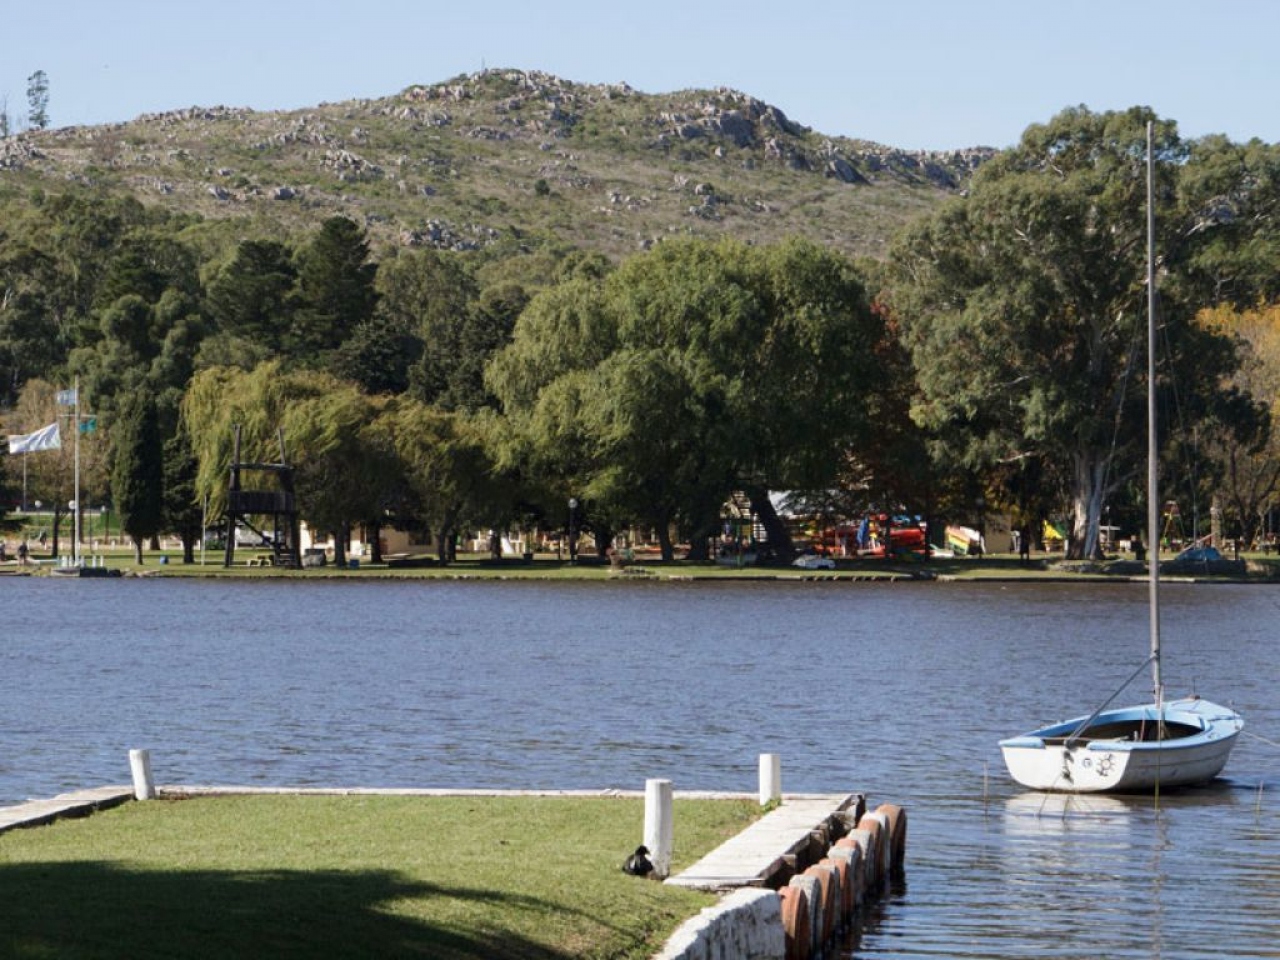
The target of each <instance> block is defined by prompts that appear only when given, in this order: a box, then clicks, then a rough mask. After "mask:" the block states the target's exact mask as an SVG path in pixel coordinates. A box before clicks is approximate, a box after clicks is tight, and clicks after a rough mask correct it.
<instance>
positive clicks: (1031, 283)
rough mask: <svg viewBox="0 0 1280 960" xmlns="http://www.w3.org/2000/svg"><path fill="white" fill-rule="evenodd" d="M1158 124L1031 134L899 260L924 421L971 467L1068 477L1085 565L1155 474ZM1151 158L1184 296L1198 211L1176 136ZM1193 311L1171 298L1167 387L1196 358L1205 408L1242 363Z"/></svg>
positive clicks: (896, 275) (1099, 120)
mask: <svg viewBox="0 0 1280 960" xmlns="http://www.w3.org/2000/svg"><path fill="white" fill-rule="evenodd" d="M1154 119H1155V118H1154V117H1153V116H1152V114H1151V112H1150V111H1149V110H1147V109H1144V108H1134V109H1131V110H1128V111H1126V112H1122V113H1102V114H1095V113H1091V112H1090V111H1088V110H1086V109H1085V108H1083V107H1081V108H1074V109H1070V110H1066V111H1064V112H1062V113H1060V114H1059V115H1058V116H1056V117H1054V118H1053V119H1052V120H1051V121H1050V122H1049V123H1047V124H1043V125H1035V126H1032V127H1029V128H1028V129H1027V131H1026V132H1025V133H1024V134H1023V137H1022V140H1021V142H1020V143H1019V144H1018V145H1017V146H1016V147H1014V148H1012V149H1011V150H1008V151H1006V152H1004V153H1003V154H1000V155H999V156H998V157H996V158H995V159H994V160H992V161H991V162H990V163H989V164H987V165H985V166H984V167H983V168H981V169H980V170H979V171H978V173H977V174H976V175H975V177H974V180H973V184H972V187H971V189H970V191H969V194H968V195H967V196H966V197H964V198H960V199H956V200H954V201H952V202H951V203H949V204H948V205H946V206H945V207H943V208H942V209H941V210H939V211H938V212H937V213H936V214H934V215H933V216H931V217H929V218H926V219H925V220H923V221H921V222H920V223H918V224H916V225H915V226H913V227H912V228H910V229H909V230H908V231H906V233H905V234H904V235H903V236H902V237H901V238H900V239H899V240H898V242H897V243H896V245H895V247H894V248H893V250H892V252H891V256H890V260H891V263H892V264H893V267H892V271H893V274H892V280H891V287H892V293H891V300H892V302H893V305H894V309H895V312H896V315H897V317H898V318H899V320H900V322H901V324H902V328H903V336H904V342H905V343H906V344H907V345H908V346H909V348H910V350H911V353H912V359H913V362H914V365H915V368H916V371H917V376H918V379H919V390H920V393H919V398H918V401H917V403H916V405H915V406H914V409H913V416H914V417H915V418H916V419H917V421H918V422H919V423H921V424H922V425H924V426H926V427H928V428H929V429H931V430H932V431H934V433H935V435H936V436H937V437H938V438H939V446H940V447H941V448H943V449H942V450H940V451H939V452H940V453H943V454H945V455H946V456H948V457H949V458H950V459H951V460H952V461H953V462H954V463H956V464H957V465H958V466H959V467H961V468H962V469H967V470H970V471H974V472H981V471H984V470H991V469H993V468H999V469H1004V470H1007V469H1008V468H1009V467H1010V466H1011V465H1015V464H1017V463H1019V462H1021V461H1026V460H1035V461H1037V462H1040V463H1042V464H1047V465H1056V468H1057V469H1058V470H1059V471H1060V479H1061V483H1062V487H1063V490H1064V493H1063V496H1064V501H1065V503H1066V504H1067V505H1068V506H1069V510H1068V512H1069V513H1070V515H1071V518H1072V522H1071V532H1070V536H1069V541H1068V556H1069V557H1074V558H1082V557H1089V556H1094V555H1096V554H1097V553H1098V552H1099V550H1100V540H1099V527H1100V521H1101V517H1102V516H1103V510H1104V507H1105V505H1106V504H1107V502H1108V499H1109V498H1110V497H1112V496H1113V495H1115V493H1116V491H1118V490H1119V489H1120V488H1121V487H1123V486H1124V485H1125V484H1126V482H1127V481H1128V480H1129V479H1130V477H1131V476H1132V475H1133V473H1134V471H1135V470H1137V468H1138V465H1139V464H1140V463H1142V462H1144V461H1143V460H1142V451H1143V441H1144V439H1145V432H1144V431H1145V416H1144V414H1143V405H1144V404H1145V396H1146V386H1147V385H1146V383H1145V376H1144V373H1145V356H1146V340H1145V333H1146V309H1145V304H1146V278H1145V264H1146V255H1145V250H1146V124H1147V121H1148V120H1154ZM1155 150H1156V154H1157V159H1158V161H1159V162H1158V164H1157V183H1156V192H1155V193H1156V198H1157V210H1156V221H1157V225H1158V228H1159V233H1158V240H1157V242H1158V244H1159V247H1160V250H1161V251H1162V253H1163V256H1162V271H1161V274H1162V275H1161V283H1162V287H1164V286H1166V285H1169V286H1171V287H1173V288H1175V289H1176V286H1177V285H1176V283H1174V284H1167V283H1166V281H1168V280H1169V279H1170V276H1171V275H1172V276H1173V278H1174V279H1175V280H1176V276H1177V274H1178V272H1179V271H1180V270H1181V269H1183V267H1184V266H1185V264H1186V263H1187V262H1188V260H1189V258H1190V257H1191V256H1192V255H1193V253H1194V247H1193V245H1192V244H1190V243H1188V238H1189V237H1190V236H1192V228H1193V226H1194V225H1195V224H1196V222H1197V219H1198V218H1199V217H1200V216H1201V215H1202V213H1203V211H1202V210H1200V209H1195V208H1194V207H1193V206H1188V205H1187V204H1185V203H1183V202H1182V201H1180V198H1179V195H1178V190H1177V184H1178V181H1179V179H1180V178H1182V177H1185V176H1186V175H1187V171H1186V169H1185V167H1186V164H1185V161H1186V159H1187V149H1186V147H1185V145H1184V144H1183V143H1182V142H1181V141H1180V140H1179V138H1178V135H1177V132H1176V129H1175V127H1174V125H1173V124H1171V123H1168V122H1157V123H1156V135H1155ZM1210 233H1211V231H1210ZM1208 235H1209V233H1205V234H1203V236H1208ZM1194 306H1195V305H1194V304H1191V303H1188V302H1187V301H1186V300H1185V299H1183V298H1179V297H1170V296H1166V297H1164V299H1163V301H1162V315H1161V320H1162V323H1161V336H1160V339H1161V345H1162V348H1169V347H1172V349H1173V350H1174V351H1175V353H1176V354H1177V356H1178V357H1180V358H1181V359H1180V360H1173V361H1170V360H1167V359H1166V361H1165V363H1164V365H1163V366H1162V376H1163V377H1164V384H1165V388H1166V389H1170V390H1171V389H1172V386H1173V385H1174V383H1173V381H1174V379H1175V378H1174V377H1171V376H1170V374H1174V373H1176V374H1184V373H1187V372H1188V371H1189V369H1190V368H1191V364H1190V363H1189V361H1188V358H1193V359H1195V360H1196V363H1195V365H1194V369H1193V370H1191V372H1193V373H1194V376H1195V378H1196V380H1197V383H1196V384H1195V385H1194V389H1196V390H1199V391H1201V393H1202V394H1204V395H1208V394H1210V393H1212V391H1213V389H1214V385H1215V383H1216V381H1217V378H1218V377H1219V375H1220V374H1222V373H1223V372H1225V371H1227V370H1229V369H1230V367H1231V365H1232V363H1233V359H1232V354H1231V351H1230V350H1229V349H1225V348H1224V345H1223V344H1222V343H1221V341H1220V340H1215V339H1214V338H1213V337H1212V336H1209V335H1207V334H1205V335H1203V336H1202V335H1201V333H1203V332H1202V331H1201V332H1197V331H1196V330H1195V329H1194V328H1193V325H1192V323H1191V318H1192V315H1193V313H1194ZM1165 355H1166V357H1169V356H1173V354H1169V353H1166V354H1165ZM1171 363H1172V364H1173V365H1171ZM1178 386H1179V389H1182V390H1190V389H1193V386H1192V385H1191V384H1189V383H1186V382H1183V383H1181V384H1178ZM1157 388H1158V389H1159V388H1160V385H1159V384H1158V385H1157Z"/></svg>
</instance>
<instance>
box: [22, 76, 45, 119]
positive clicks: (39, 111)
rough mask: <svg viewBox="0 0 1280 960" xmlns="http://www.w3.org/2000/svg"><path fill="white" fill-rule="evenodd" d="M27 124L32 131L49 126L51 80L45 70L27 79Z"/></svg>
mask: <svg viewBox="0 0 1280 960" xmlns="http://www.w3.org/2000/svg"><path fill="white" fill-rule="evenodd" d="M27 105H28V107H29V108H30V109H29V110H28V112H27V124H28V125H29V126H30V127H31V129H32V130H43V129H44V128H45V127H47V126H48V125H49V78H48V77H47V76H46V75H45V72H44V71H43V70H37V71H36V72H35V73H33V74H32V75H31V76H29V77H27Z"/></svg>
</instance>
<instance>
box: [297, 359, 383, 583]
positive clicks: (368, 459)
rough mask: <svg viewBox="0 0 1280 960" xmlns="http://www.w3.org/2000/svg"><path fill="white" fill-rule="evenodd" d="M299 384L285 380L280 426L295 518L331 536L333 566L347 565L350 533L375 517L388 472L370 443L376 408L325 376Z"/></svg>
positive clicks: (362, 397)
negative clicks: (291, 476) (291, 479)
mask: <svg viewBox="0 0 1280 960" xmlns="http://www.w3.org/2000/svg"><path fill="white" fill-rule="evenodd" d="M299 380H300V378H299V376H298V375H293V376H291V377H290V378H289V383H288V386H287V388H288V390H289V393H290V398H289V400H288V402H287V403H286V404H285V409H284V416H283V419H282V421H281V428H282V430H283V433H284V437H285V440H286V444H287V446H288V452H289V460H290V462H291V463H293V464H294V465H295V468H294V483H295V490H296V492H297V498H298V508H299V513H300V515H301V517H302V519H304V520H305V521H306V522H307V524H308V525H309V526H310V527H311V528H312V529H313V530H316V531H324V532H327V533H330V534H331V535H332V539H333V543H334V562H335V563H336V564H338V565H339V566H345V564H346V548H347V545H348V543H349V542H350V538H351V528H352V527H353V526H354V525H355V524H357V523H361V522H363V521H366V520H368V519H369V518H370V517H376V516H378V514H379V507H380V506H381V503H382V489H381V484H382V483H383V482H384V480H385V478H386V477H387V475H388V472H389V471H390V470H391V468H392V466H391V464H389V463H388V462H386V460H385V459H384V458H383V457H381V456H379V454H381V453H382V452H383V451H382V448H380V447H379V446H378V445H377V444H376V443H371V442H370V441H369V439H368V437H369V433H368V432H369V429H370V427H371V425H372V423H373V421H374V419H375V418H376V416H377V412H378V404H377V402H376V401H374V400H371V399H370V398H369V397H367V396H365V395H363V394H361V393H360V392H359V391H358V390H356V389H355V388H354V387H353V386H351V385H350V384H347V383H343V382H341V381H338V380H335V379H332V378H330V377H328V376H326V375H324V374H311V375H308V376H307V378H306V380H307V382H306V383H305V384H304V383H301V382H299ZM373 535H374V536H375V537H376V535H377V532H376V530H375V531H374V532H373Z"/></svg>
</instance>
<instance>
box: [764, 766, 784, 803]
mask: <svg viewBox="0 0 1280 960" xmlns="http://www.w3.org/2000/svg"><path fill="white" fill-rule="evenodd" d="M781 801H782V757H781V756H780V755H778V754H776V753H762V754H760V806H762V807H763V806H767V805H768V804H770V803H780V802H781Z"/></svg>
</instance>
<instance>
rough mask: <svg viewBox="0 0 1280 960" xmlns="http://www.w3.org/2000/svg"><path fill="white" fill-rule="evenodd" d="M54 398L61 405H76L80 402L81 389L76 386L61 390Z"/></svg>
mask: <svg viewBox="0 0 1280 960" xmlns="http://www.w3.org/2000/svg"><path fill="white" fill-rule="evenodd" d="M54 399H55V401H56V402H57V404H58V406H60V407H74V406H75V405H76V403H77V402H79V399H80V391H79V390H77V389H76V388H75V387H72V388H71V389H70V390H59V391H58V393H57V395H56V396H55V397H54Z"/></svg>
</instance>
